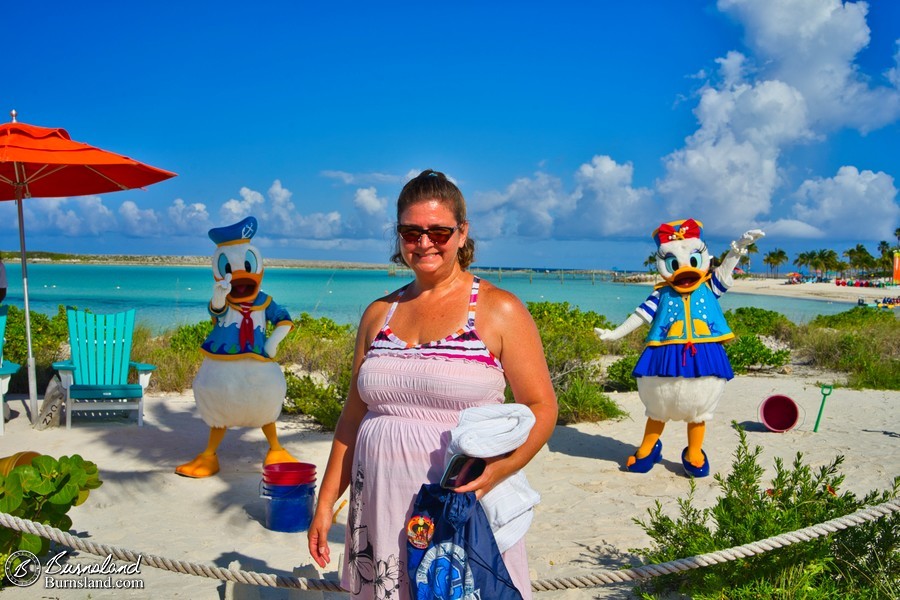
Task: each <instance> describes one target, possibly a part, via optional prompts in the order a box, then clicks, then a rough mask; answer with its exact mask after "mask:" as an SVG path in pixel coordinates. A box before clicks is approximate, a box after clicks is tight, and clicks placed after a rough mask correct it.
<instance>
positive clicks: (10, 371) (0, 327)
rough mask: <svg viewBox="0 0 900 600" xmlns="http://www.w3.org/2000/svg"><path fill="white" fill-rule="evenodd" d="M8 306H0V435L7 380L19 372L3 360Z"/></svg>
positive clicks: (4, 410)
mask: <svg viewBox="0 0 900 600" xmlns="http://www.w3.org/2000/svg"><path fill="white" fill-rule="evenodd" d="M8 311H9V307H8V306H0V404H2V405H3V413H2V417H0V435H3V425H4V422H5V421H6V413H7V411H8V410H9V408H8V407H7V406H6V392H7V390H9V378H10V377H12V376H13V375H15V374H16V373H17V372H18V371H19V365H17V364H16V363H14V362H12V361H11V360H3V340H5V339H6V338H5V335H6V313H7V312H8Z"/></svg>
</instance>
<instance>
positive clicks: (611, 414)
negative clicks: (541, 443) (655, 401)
mask: <svg viewBox="0 0 900 600" xmlns="http://www.w3.org/2000/svg"><path fill="white" fill-rule="evenodd" d="M557 401H558V402H559V416H558V417H557V420H558V422H560V423H584V422H588V423H594V422H597V421H605V420H607V419H620V418H622V417H626V416H628V413H626V412H625V411H623V410H622V409H621V408H620V407H619V405H618V404H616V403H615V402H614V401H613V400H612V399H610V397H609V396H607V395H606V394H604V393H603V392H602V391H601V390H600V387H599V386H598V385H597V383H596V382H595V381H593V380H591V379H587V378H585V377H577V376H576V377H569V378H567V379H566V387H565V388H563V389H561V390H560V391H559V392H558V393H557Z"/></svg>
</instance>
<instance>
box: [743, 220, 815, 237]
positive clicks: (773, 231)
mask: <svg viewBox="0 0 900 600" xmlns="http://www.w3.org/2000/svg"><path fill="white" fill-rule="evenodd" d="M759 227H760V228H761V229H762V230H763V231H765V232H766V236H768V237H769V238H770V239H782V240H799V239H818V238H824V237H825V232H824V231H822V230H821V229H819V228H818V227H815V226H813V225H810V224H809V223H804V222H803V221H798V220H797V219H778V220H777V221H773V222H771V223H769V222H762V223H759Z"/></svg>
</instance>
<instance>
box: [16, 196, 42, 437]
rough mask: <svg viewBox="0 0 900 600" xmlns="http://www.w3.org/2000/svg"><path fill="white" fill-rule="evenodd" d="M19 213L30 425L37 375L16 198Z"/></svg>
mask: <svg viewBox="0 0 900 600" xmlns="http://www.w3.org/2000/svg"><path fill="white" fill-rule="evenodd" d="M16 208H17V210H18V211H19V250H20V252H21V254H22V297H23V298H24V299H25V341H26V343H27V346H28V401H29V407H30V408H31V423H32V424H34V422H35V420H36V419H37V375H36V374H35V366H34V351H33V349H32V346H31V307H30V306H29V305H28V261H27V260H26V258H25V224H24V221H23V220H22V198H21V197H19V198H16Z"/></svg>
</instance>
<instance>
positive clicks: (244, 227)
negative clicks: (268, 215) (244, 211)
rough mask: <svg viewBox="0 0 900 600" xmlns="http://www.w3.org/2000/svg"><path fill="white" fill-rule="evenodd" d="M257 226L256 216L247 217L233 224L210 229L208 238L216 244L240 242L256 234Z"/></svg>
mask: <svg viewBox="0 0 900 600" xmlns="http://www.w3.org/2000/svg"><path fill="white" fill-rule="evenodd" d="M257 228H258V224H257V222H256V217H247V218H246V219H244V220H243V221H239V222H237V223H235V224H234V225H227V226H225V227H215V228H213V229H210V230H209V239H211V240H212V241H213V242H215V244H216V246H224V245H228V244H240V243H244V242H247V241H248V240H249V239H250V238H252V237H253V236H254V235H256V230H257Z"/></svg>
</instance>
